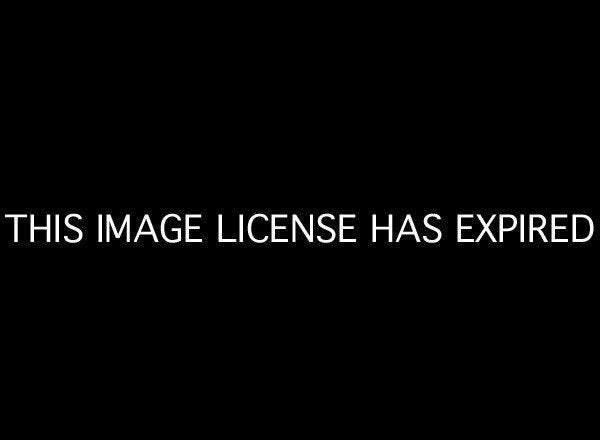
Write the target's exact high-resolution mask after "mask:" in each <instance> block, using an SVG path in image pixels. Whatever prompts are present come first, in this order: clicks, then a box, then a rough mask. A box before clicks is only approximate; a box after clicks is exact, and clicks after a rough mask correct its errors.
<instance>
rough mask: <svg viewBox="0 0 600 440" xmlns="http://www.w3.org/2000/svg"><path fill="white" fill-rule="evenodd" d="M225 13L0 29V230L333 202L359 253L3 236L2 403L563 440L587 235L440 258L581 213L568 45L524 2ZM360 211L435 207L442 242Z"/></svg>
mask: <svg viewBox="0 0 600 440" xmlns="http://www.w3.org/2000/svg"><path fill="white" fill-rule="evenodd" d="M52 12H57V11H52ZM153 12H157V11H153ZM163 12H164V11H163ZM247 12H248V14H247V13H246V12H240V11H239V10H237V9H236V11H233V10H232V11H228V12H227V13H225V14H224V15H223V14H221V15H216V14H215V13H214V12H212V11H211V12H207V11H204V12H195V13H193V14H190V15H188V14H186V13H184V12H183V11H180V12H177V13H175V15H173V16H171V15H170V14H169V15H167V14H166V13H165V15H164V16H163V14H162V12H161V14H159V15H160V18H156V16H155V15H152V17H150V16H147V15H146V13H145V12H144V13H141V12H140V11H137V12H136V13H133V14H127V15H126V14H125V13H124V12H122V13H119V14H114V16H112V15H111V16H110V17H107V18H102V19H100V18H99V17H100V15H97V14H100V12H97V13H96V12H95V13H94V14H92V15H85V19H83V18H82V16H78V18H77V19H75V18H74V19H66V22H65V23H63V22H62V21H57V20H50V19H48V16H46V17H45V16H44V14H43V13H41V14H40V16H36V17H35V19H34V18H33V15H36V14H34V13H33V12H32V11H30V12H28V14H26V15H25V16H23V17H24V19H25V20H24V21H19V23H18V24H16V25H15V26H14V29H10V30H8V31H7V39H6V44H5V52H4V55H3V66H4V67H3V70H4V72H3V73H4V74H5V79H4V80H3V85H4V87H3V96H4V99H3V110H4V111H3V124H2V125H3V133H4V136H3V137H4V142H3V156H4V158H3V160H2V173H1V176H2V177H1V179H2V201H1V202H2V205H1V206H2V213H3V214H4V213H5V212H31V213H42V212H43V213H67V212H79V213H83V214H86V215H87V216H89V215H92V214H94V213H96V212H105V211H107V210H110V211H113V212H124V211H131V212H151V213H153V214H155V215H158V214H160V213H163V212H169V211H175V212H179V213H186V212H190V213H202V214H204V215H205V216H206V217H208V218H210V217H211V216H214V215H215V214H216V213H217V212H222V211H229V212H237V211H239V210H243V211H246V212H252V211H256V212H288V213H292V212H294V213H319V212H325V211H328V212H334V213H335V212H356V213H359V215H361V243H360V244H359V245H348V246H342V245H338V246H331V247H326V248H323V247H321V248H317V247H291V246H285V245H283V246H275V245H273V246H268V247H262V248H252V247H244V248H234V249H232V248H227V249H225V248H218V247H216V246H214V245H210V244H207V245H206V246H199V247H175V248H164V247H158V248H154V247H152V246H138V247H129V248H128V247H126V246H124V247H117V248H115V247H111V248H102V247H98V246H95V245H94V244H93V243H88V244H83V245H81V246H76V247H63V246H54V247H53V246H39V247H35V248H31V247H27V246H23V247H20V246H10V245H9V243H8V242H7V240H4V242H3V245H2V254H3V257H5V258H3V263H2V264H3V270H2V273H3V278H4V282H3V284H4V285H5V286H6V287H5V288H3V289H2V291H3V295H2V301H3V303H4V304H3V307H2V311H3V314H4V315H5V319H3V324H4V327H5V331H4V338H3V339H4V341H5V347H6V348H5V355H6V356H5V358H6V362H5V365H7V366H8V367H9V370H10V373H9V374H8V375H7V376H6V382H7V384H8V385H9V386H10V388H11V389H13V388H14V389H15V393H14V394H11V396H14V397H11V404H10V408H11V412H12V413H13V414H15V415H20V416H23V414H31V410H32V409H34V408H35V409H38V410H40V411H39V412H40V413H41V414H45V415H46V417H47V418H45V419H44V420H47V421H46V422H44V423H49V424H52V425H57V426H63V423H67V424H71V423H73V420H74V419H77V420H78V421H83V422H88V423H86V425H87V426H88V427H89V426H99V427H107V426H109V425H112V422H113V421H123V420H128V421H131V420H133V421H134V425H136V426H138V427H148V426H150V427H152V428H153V429H158V426H157V425H160V426H163V427H165V428H166V429H167V430H168V431H171V430H174V429H176V428H180V427H181V426H183V425H184V424H183V422H184V421H191V422H192V423H193V424H201V426H198V427H200V428H202V427H203V426H204V425H203V423H205V420H207V419H208V420H210V421H212V422H213V423H214V422H216V423H217V424H218V425H219V426H221V427H222V429H225V430H230V429H239V428H242V429H251V428H255V427H256V428H261V429H266V428H269V429H273V428H274V427H275V426H276V425H278V424H279V423H281V422H283V423H282V424H283V426H284V427H285V428H286V429H287V430H286V431H282V432H288V431H290V430H291V431H295V430H298V429H306V430H308V432H314V431H313V430H312V429H313V428H312V427H313V426H315V422H317V423H318V422H323V421H328V422H330V423H329V426H330V428H329V429H331V430H332V431H331V432H337V430H340V429H344V428H350V429H357V430H358V429H359V428H363V429H365V430H366V431H365V432H372V431H373V430H375V429H383V428H384V427H386V426H387V425H388V424H389V423H391V424H392V426H395V427H396V428H399V427H400V428H401V427H403V426H407V427H408V425H404V424H403V423H405V422H401V421H402V420H407V419H408V420H410V421H412V422H413V423H416V424H418V425H420V426H421V427H422V428H423V429H426V430H431V429H440V428H441V429H455V428H460V429H465V428H467V427H469V428H471V429H473V428H474V427H475V425H477V424H478V423H481V422H483V425H484V426H485V427H486V428H487V429H488V430H490V429H491V430H497V429H507V430H509V432H512V431H510V430H511V429H512V428H511V427H512V426H514V423H515V422H522V421H525V420H528V421H532V420H533V421H534V423H532V424H531V426H532V428H533V429H540V427H548V426H551V427H553V428H556V429H557V428H558V426H557V425H559V424H560V425H561V426H563V427H566V428H568V429H573V424H572V423H573V419H572V418H571V416H572V415H573V414H576V415H577V417H578V418H579V420H580V421H581V420H583V419H584V418H585V417H586V414H588V411H589V409H586V408H587V405H586V403H585V402H586V396H589V395H590V394H591V393H592V390H593V389H595V388H594V385H593V381H592V375H591V372H592V371H593V369H594V366H595V365H596V364H595V363H594V362H592V359H593V356H592V355H593V348H594V347H593V341H594V339H595V338H596V336H597V327H598V326H597V322H596V320H595V314H596V310H597V304H596V301H595V299H594V297H593V295H594V293H595V290H597V289H596V287H595V284H594V283H593V281H595V279H594V269H595V266H596V262H597V253H596V247H597V238H595V239H594V242H593V243H590V244H587V245H560V244H559V245H552V246H544V245H541V246H522V245H521V246H518V245H515V244H508V245H506V246H486V245H482V246H460V245H458V244H456V243H455V242H454V241H455V240H454V238H455V236H454V225H453V218H454V216H455V215H456V214H457V213H460V212H477V213H487V214H490V213H512V214H518V213H530V212H531V213H545V214H549V213H585V214H588V215H592V216H593V217H594V218H595V220H596V221H597V212H598V211H597V208H596V207H595V205H596V203H595V200H596V199H595V195H594V193H593V188H594V187H595V186H596V184H595V180H596V179H595V178H594V177H595V174H594V161H593V159H592V154H593V152H592V147H593V146H594V145H596V144H597V135H596V133H595V130H594V128H595V121H596V118H597V108H596V107H595V102H596V101H597V85H596V84H595V82H594V81H593V78H595V77H597V69H596V68H595V66H594V65H593V54H594V52H593V49H594V47H593V46H592V44H591V43H592V40H591V39H589V38H590V36H589V35H588V33H591V32H592V29H591V28H589V27H588V26H587V25H586V24H585V23H584V22H583V21H582V19H581V18H580V17H575V18H569V17H567V16H566V15H565V16H563V17H561V19H560V20H559V21H556V19H553V20H550V19H549V18H543V17H542V16H541V15H540V14H539V13H536V14H532V15H527V17H526V18H524V17H525V13H524V11H521V13H520V14H516V15H514V16H513V15H510V14H509V16H506V15H504V14H500V11H496V12H494V13H487V12H483V11H481V13H480V15H477V13H476V12H475V11H469V14H466V11H445V12H441V11H427V12H425V13H420V14H416V13H414V12H412V11H404V12H397V11H395V12H393V13H392V12H385V11H380V12H376V13H374V14H371V13H369V14H367V13H366V11H353V12H354V14H351V15H347V14H346V13H344V14H338V13H332V14H328V15H327V17H326V18H325V14H324V11H321V13H319V14H308V16H307V15H306V14H303V13H301V11H295V12H293V13H284V12H283V11H281V12H280V13H276V12H275V11H272V10H270V11H269V13H268V14H267V13H266V12H265V11H262V12H261V11H255V10H253V11H247ZM305 12H306V11H305ZM338 12H339V11H338ZM446 12H448V13H449V12H453V13H454V15H446ZM538 12H539V11H538ZM69 13H70V14H73V13H74V12H73V11H70V12H69ZM250 13H253V14H251V15H249V14H250ZM75 14H76V13H75ZM278 14H280V15H278ZM470 14H474V15H470ZM184 16H185V18H184ZM69 17H70V15H69ZM102 17H104V15H102ZM257 17H259V18H260V19H259V18H257ZM517 17H518V18H517ZM63 18H65V16H64V15H63ZM375 212H376V213H380V214H387V213H395V214H405V213H413V214H423V213H428V212H438V213H440V214H441V215H443V217H444V219H445V220H446V221H447V225H448V227H447V228H445V229H444V233H445V238H444V241H443V243H441V244H440V245H438V246H420V247H417V246H413V245H411V244H410V243H407V244H406V245H401V246H394V247H377V248H376V247H374V246H371V245H369V244H368V238H369V234H368V229H367V228H366V225H368V223H364V221H365V220H368V218H369V215H370V214H371V213H375ZM363 229H366V232H365V231H363ZM3 233H5V231H3ZM4 237H6V235H4ZM54 411H56V412H58V413H61V414H63V416H62V417H54V416H52V414H53V412H54ZM36 413H38V412H36ZM40 417H41V416H40ZM173 417H174V418H173ZM40 420H41V419H40ZM92 423H93V424H92ZM578 425H579V423H578ZM48 426H50V425H48ZM133 429H139V428H135V427H134V428H133Z"/></svg>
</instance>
